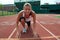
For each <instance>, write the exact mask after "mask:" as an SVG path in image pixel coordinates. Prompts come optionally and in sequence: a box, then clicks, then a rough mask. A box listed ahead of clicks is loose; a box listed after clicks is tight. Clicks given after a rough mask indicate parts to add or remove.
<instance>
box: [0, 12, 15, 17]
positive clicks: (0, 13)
mask: <svg viewBox="0 0 60 40" xmlns="http://www.w3.org/2000/svg"><path fill="white" fill-rule="evenodd" d="M14 14H16V12H8V11H0V16H9V15H14Z"/></svg>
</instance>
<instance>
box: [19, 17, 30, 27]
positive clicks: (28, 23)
mask: <svg viewBox="0 0 60 40" xmlns="http://www.w3.org/2000/svg"><path fill="white" fill-rule="evenodd" d="M21 19H24V21H25V23H27V25H28V27H30V24H31V21H26V20H25V18H24V17H20V19H19V21H20V22H21Z"/></svg>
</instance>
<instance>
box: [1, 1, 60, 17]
mask: <svg viewBox="0 0 60 40" xmlns="http://www.w3.org/2000/svg"><path fill="white" fill-rule="evenodd" d="M26 2H28V3H31V5H32V9H33V10H34V11H35V12H36V13H37V14H60V0H0V16H6V15H15V14H17V13H18V12H19V11H21V10H22V9H23V5H24V3H26Z"/></svg>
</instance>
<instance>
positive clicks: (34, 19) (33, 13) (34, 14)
mask: <svg viewBox="0 0 60 40" xmlns="http://www.w3.org/2000/svg"><path fill="white" fill-rule="evenodd" d="M32 17H33V27H35V24H36V13H35V12H34V11H32Z"/></svg>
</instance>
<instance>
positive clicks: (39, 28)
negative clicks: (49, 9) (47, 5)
mask: <svg viewBox="0 0 60 40" xmlns="http://www.w3.org/2000/svg"><path fill="white" fill-rule="evenodd" d="M56 15H58V14H37V22H36V32H37V33H38V35H39V38H40V39H41V40H58V39H60V18H55V17H54V16H56ZM16 17H17V15H14V16H1V17H0V38H3V39H4V38H9V36H10V35H11V33H12V31H13V30H14V29H15V27H16V24H15V23H16ZM43 27H45V28H46V29H47V30H48V31H49V32H51V33H52V34H51V33H49V32H48V31H47V30H46V29H44V28H43ZM19 29H20V30H22V25H21V24H20V25H19ZM32 30H33V27H32ZM32 35H33V33H32V32H28V33H27V34H22V35H21V38H30V39H32ZM11 38H16V31H15V32H14V33H13V35H12V36H11ZM35 39H36V38H35ZM37 39H38V38H37ZM37 39H36V40H37ZM32 40H33V39H32Z"/></svg>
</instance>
